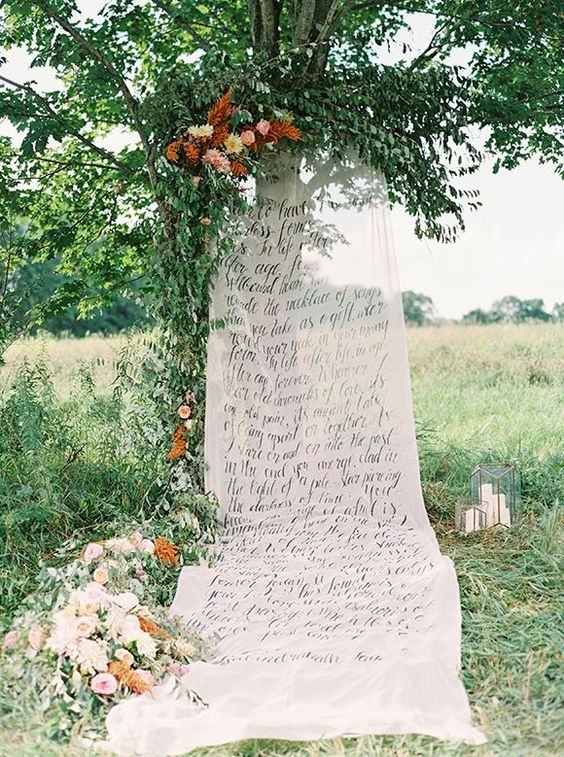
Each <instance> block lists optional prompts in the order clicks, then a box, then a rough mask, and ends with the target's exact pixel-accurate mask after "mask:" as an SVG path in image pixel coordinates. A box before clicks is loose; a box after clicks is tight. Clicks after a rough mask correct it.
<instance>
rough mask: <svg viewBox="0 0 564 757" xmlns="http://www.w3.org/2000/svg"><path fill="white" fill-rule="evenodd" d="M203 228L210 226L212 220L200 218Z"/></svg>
mask: <svg viewBox="0 0 564 757" xmlns="http://www.w3.org/2000/svg"><path fill="white" fill-rule="evenodd" d="M200 223H201V224H202V226H209V225H210V224H211V218H200Z"/></svg>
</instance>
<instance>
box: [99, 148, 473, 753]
mask: <svg viewBox="0 0 564 757" xmlns="http://www.w3.org/2000/svg"><path fill="white" fill-rule="evenodd" d="M259 196H260V197H261V198H262V201H261V202H260V203H258V204H257V207H256V209H255V211H254V213H253V214H252V215H251V217H249V218H248V219H246V221H245V222H243V225H244V230H243V232H242V234H241V235H240V237H239V238H238V241H237V242H236V244H235V248H234V251H233V253H232V254H231V255H230V256H229V258H228V259H227V260H226V261H225V262H224V264H223V265H222V268H221V271H220V274H219V278H218V281H217V285H216V287H215V290H214V294H213V313H212V317H213V318H214V319H220V321H223V322H224V326H223V327H222V328H217V329H215V330H213V331H212V334H211V336H210V340H209V356H208V394H207V403H206V457H207V461H208V463H209V475H208V486H209V488H210V489H211V490H213V491H214V492H215V493H216V494H217V496H218V498H219V501H220V503H221V521H222V527H221V532H220V549H219V555H220V556H219V560H218V562H217V563H216V564H215V565H214V566H213V567H211V568H210V567H207V566H199V567H188V568H185V569H184V570H183V571H182V575H181V578H180V582H179V586H178V591H177V595H176V598H175V601H174V604H173V607H172V612H173V613H176V614H180V615H182V616H183V617H184V618H186V620H187V621H188V622H189V623H190V624H192V625H193V626H194V627H195V628H197V629H199V630H200V631H201V632H202V633H204V634H213V635H215V636H216V637H217V639H218V646H217V656H216V657H215V658H214V659H213V660H212V661H210V662H197V663H195V664H193V665H192V666H191V671H190V673H189V674H188V675H187V676H186V685H187V686H189V687H190V688H191V689H193V690H195V691H196V692H197V693H198V694H199V695H200V696H201V697H202V698H203V699H204V700H205V702H207V704H208V707H207V708H206V709H198V708H197V707H195V706H194V705H192V704H189V703H188V702H187V701H186V699H184V698H182V697H175V698H174V697H173V696H172V695H171V694H170V693H167V690H166V689H164V688H163V689H162V690H161V691H160V692H159V694H158V695H157V697H156V698H154V699H152V698H150V697H149V696H143V697H138V698H135V699H132V700H130V701H128V702H126V703H124V704H122V705H119V706H118V707H116V708H114V709H113V710H112V712H111V713H110V715H109V717H108V729H109V734H110V743H111V745H112V747H113V748H114V749H116V750H117V751H120V752H122V753H132V752H138V753H146V754H154V755H161V754H163V755H164V754H181V753H183V752H186V751H188V750H190V749H192V748H195V747H199V746H207V745H213V744H221V743H226V742H232V741H237V740H239V739H245V738H262V737H265V738H266V737H268V738H280V739H299V740H302V739H317V738H322V737H334V736H339V735H358V734H403V733H410V732H415V733H421V734H428V735H431V736H436V737H438V738H442V739H451V740H465V741H468V742H471V743H482V742H483V741H484V740H485V739H484V737H483V735H482V734H481V733H480V732H479V731H477V730H476V729H475V728H473V727H472V725H471V722H470V709H469V706H468V701H467V698H466V693H465V691H464V688H463V686H462V683H461V681H460V679H459V662H460V606H459V597H458V586H457V581H456V575H455V572H454V569H453V565H452V563H451V561H450V560H449V559H448V558H447V557H444V556H442V555H441V554H440V551H439V548H438V545H437V541H436V538H435V534H434V532H433V530H432V529H431V527H430V524H429V522H428V519H427V515H426V512H425V507H424V504H423V500H422V495H421V487H420V481H419V466H418V459H417V450H416V443H415V432H414V423H413V413H412V407H411V399H410V386H409V369H408V362H407V352H406V343H405V333H404V325H403V317H402V308H401V298H400V291H399V288H398V283H397V280H396V274H395V262H394V253H393V246H392V240H391V234H390V221H389V212H388V208H387V202H386V192H385V186H384V183H383V182H382V181H381V180H380V179H379V178H378V177H375V176H373V175H371V174H370V173H369V172H368V171H367V170H366V169H364V168H361V167H360V166H359V164H358V162H357V161H351V160H350V159H344V160H343V161H342V163H339V164H336V163H335V162H334V161H331V160H328V161H326V162H324V163H319V162H318V163H317V164H316V165H309V166H308V165H307V162H306V160H305V159H303V158H302V159H292V158H286V160H285V164H284V166H283V167H282V168H280V169H278V178H277V179H276V181H274V182H272V183H268V184H267V183H264V184H263V185H262V186H260V187H259ZM225 323H226V325H225Z"/></svg>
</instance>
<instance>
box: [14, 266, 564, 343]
mask: <svg viewBox="0 0 564 757" xmlns="http://www.w3.org/2000/svg"><path fill="white" fill-rule="evenodd" d="M58 262H59V261H57V260H56V259H55V260H47V261H44V262H41V263H31V264H29V265H27V266H25V267H24V268H22V269H20V271H19V272H18V276H17V279H16V280H15V282H14V291H13V294H14V295H15V300H16V301H17V302H18V308H21V310H22V312H29V311H30V310H31V309H32V308H33V307H34V306H36V305H40V304H41V303H43V302H45V301H46V300H48V299H49V298H50V297H51V296H52V295H53V293H54V292H55V291H56V290H57V289H58V288H59V287H60V285H61V283H62V282H64V281H65V279H66V278H67V277H65V275H64V274H62V273H60V272H59V271H58V270H57V266H58ZM402 301H403V311H404V317H405V321H406V323H408V324H410V325H414V326H427V325H431V324H434V323H439V322H440V321H441V320H442V319H441V318H440V317H439V315H438V313H437V309H436V307H435V305H434V303H433V300H432V299H431V297H429V296H427V295H425V294H422V293H421V292H413V291H411V290H408V291H405V292H402ZM525 321H546V322H548V321H564V302H560V303H556V304H555V305H554V308H553V309H552V311H551V312H547V311H546V310H545V305H544V302H543V300H541V299H531V300H520V299H519V298H518V297H513V296H508V297H503V298H502V299H501V300H498V301H497V302H494V304H493V305H492V307H491V308H490V309H489V310H483V309H481V308H476V309H474V310H470V311H469V312H468V313H466V314H465V315H464V316H463V317H462V319H461V322H462V323H464V324H489V323H503V322H510V323H523V322H525ZM151 323H152V320H151V318H150V317H149V315H148V314H147V311H146V310H145V308H144V307H143V305H142V299H141V298H140V297H138V298H137V299H132V298H130V297H123V296H115V297H112V298H111V300H110V303H109V304H108V305H107V306H105V307H101V308H98V309H96V310H95V311H93V312H92V313H89V314H88V315H87V316H82V315H81V314H80V313H79V312H78V311H77V308H76V307H70V308H68V309H67V310H65V311H64V312H62V313H58V314H57V315H55V316H53V317H49V318H47V319H46V320H45V321H44V322H43V323H39V324H37V325H34V326H32V327H31V328H30V329H28V333H30V334H34V333H37V331H38V330H39V329H41V330H42V331H47V332H48V333H51V334H53V335H54V336H62V335H66V334H68V335H69V336H75V337H82V336H86V335H87V334H103V335H110V334H117V333H119V332H121V331H125V330H126V329H129V328H131V327H134V326H135V327H146V326H149V325H151Z"/></svg>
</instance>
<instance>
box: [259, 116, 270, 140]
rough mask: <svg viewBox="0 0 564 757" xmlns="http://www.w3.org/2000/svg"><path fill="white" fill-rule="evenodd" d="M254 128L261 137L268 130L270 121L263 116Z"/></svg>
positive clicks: (264, 135)
mask: <svg viewBox="0 0 564 757" xmlns="http://www.w3.org/2000/svg"><path fill="white" fill-rule="evenodd" d="M255 129H256V130H257V131H258V132H259V134H262V136H263V137H266V135H267V134H268V132H269V131H270V121H267V120H266V119H265V118H261V120H260V121H259V122H258V124H257V125H256V126H255Z"/></svg>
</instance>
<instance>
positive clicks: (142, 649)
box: [135, 631, 157, 660]
mask: <svg viewBox="0 0 564 757" xmlns="http://www.w3.org/2000/svg"><path fill="white" fill-rule="evenodd" d="M135 643H136V644H137V651H138V652H139V654H143V655H145V657H150V658H151V659H152V660H153V659H154V658H155V657H156V656H157V642H156V641H155V640H154V639H153V637H152V636H151V634H150V633H147V632H146V631H140V632H139V635H138V636H137V638H136V639H135Z"/></svg>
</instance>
